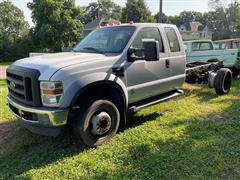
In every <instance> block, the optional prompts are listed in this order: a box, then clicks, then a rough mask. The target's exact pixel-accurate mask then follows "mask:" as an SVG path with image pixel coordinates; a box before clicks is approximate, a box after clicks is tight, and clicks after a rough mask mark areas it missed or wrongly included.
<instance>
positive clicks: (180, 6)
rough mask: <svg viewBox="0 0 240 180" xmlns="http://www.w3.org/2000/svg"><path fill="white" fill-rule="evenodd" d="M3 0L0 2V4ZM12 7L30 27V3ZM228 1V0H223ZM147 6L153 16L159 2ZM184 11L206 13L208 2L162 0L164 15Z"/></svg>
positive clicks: (82, 0)
mask: <svg viewBox="0 0 240 180" xmlns="http://www.w3.org/2000/svg"><path fill="white" fill-rule="evenodd" d="M1 1H3V0H0V2H1ZM11 1H12V3H13V4H14V5H16V6H17V7H19V8H20V9H21V10H22V11H23V12H24V15H25V19H26V21H28V23H29V24H30V25H31V26H32V25H33V23H32V20H31V11H30V10H29V9H28V8H27V3H28V2H31V1H27V0H11ZM95 1H96V0H77V1H76V3H77V5H80V6H86V5H88V4H89V3H90V2H95ZM113 1H114V2H115V3H117V4H119V5H120V6H122V7H123V6H124V5H125V2H126V0H113ZM225 1H230V0H225ZM146 2H147V5H148V7H149V9H150V10H151V12H152V13H153V14H156V13H157V12H158V9H159V0H146ZM184 10H188V11H189V10H191V11H199V12H207V11H209V7H208V0H163V12H164V13H165V14H166V15H178V14H179V13H180V12H182V11H184Z"/></svg>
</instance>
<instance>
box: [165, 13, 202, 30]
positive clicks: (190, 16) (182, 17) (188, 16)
mask: <svg viewBox="0 0 240 180" xmlns="http://www.w3.org/2000/svg"><path fill="white" fill-rule="evenodd" d="M167 19H168V23H172V24H175V25H177V26H178V27H179V26H181V25H182V24H185V23H189V22H192V21H199V22H201V23H203V14H202V13H201V12H196V11H183V12H181V13H180V14H179V15H178V16H169V17H168V18H167Z"/></svg>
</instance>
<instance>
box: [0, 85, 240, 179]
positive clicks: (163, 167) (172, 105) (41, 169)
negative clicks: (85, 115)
mask: <svg viewBox="0 0 240 180" xmlns="http://www.w3.org/2000/svg"><path fill="white" fill-rule="evenodd" d="M184 90H185V95H184V96H182V97H179V98H177V99H173V100H170V101H168V102H164V103H161V104H158V105H155V106H152V107H149V108H146V109H144V110H142V111H140V112H139V113H137V114H135V115H133V116H129V117H128V120H129V124H128V128H127V129H126V130H125V131H124V132H121V133H119V134H118V135H116V136H115V137H114V138H113V139H112V140H111V141H110V142H108V143H106V144H104V145H103V146H101V147H99V148H97V149H88V148H83V147H81V146H80V145H79V144H78V142H77V139H75V138H74V137H73V136H71V135H70V134H69V132H67V131H66V132H64V133H63V134H62V135H61V136H60V137H57V138H48V137H43V136H38V135H34V134H31V133H29V132H28V131H27V130H25V129H24V128H22V127H21V126H20V125H19V124H18V123H15V120H14V118H13V117H12V115H11V114H10V113H9V112H8V110H7V107H6V105H5V100H4V99H5V96H6V87H5V83H4V82H3V81H1V86H0V92H1V95H0V98H1V120H0V123H1V124H0V133H1V136H0V137H1V138H5V137H6V136H7V137H8V136H10V137H13V138H9V139H7V141H5V142H6V143H4V144H1V146H2V147H7V148H5V150H4V148H3V153H2V155H1V156H0V170H1V173H0V179H16V178H20V179H105V178H106V179H239V178H240V80H235V81H234V85H233V88H232V91H231V93H230V94H229V95H226V96H219V97H218V96H216V95H215V92H214V90H213V89H211V90H210V89H208V88H203V87H201V86H191V85H184ZM6 119H9V120H10V121H6ZM12 124H14V125H12ZM2 127H8V128H9V130H8V131H7V132H8V134H7V135H5V134H4V133H5V131H4V130H3V128H2ZM11 132H13V133H14V134H11ZM9 134H10V135H9Z"/></svg>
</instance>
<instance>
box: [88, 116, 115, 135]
mask: <svg viewBox="0 0 240 180" xmlns="http://www.w3.org/2000/svg"><path fill="white" fill-rule="evenodd" d="M91 123H92V130H91V133H92V134H93V135H97V136H102V135H104V134H106V133H107V132H108V131H109V130H110V128H111V125H112V120H111V117H110V116H109V114H108V113H107V112H100V113H99V114H97V115H94V116H93V117H92V118H91Z"/></svg>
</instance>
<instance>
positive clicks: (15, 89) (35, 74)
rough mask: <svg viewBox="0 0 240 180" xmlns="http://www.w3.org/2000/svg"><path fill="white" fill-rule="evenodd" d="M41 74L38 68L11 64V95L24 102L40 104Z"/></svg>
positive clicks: (9, 82) (9, 81)
mask: <svg viewBox="0 0 240 180" xmlns="http://www.w3.org/2000/svg"><path fill="white" fill-rule="evenodd" d="M39 76H40V73H39V71H38V70H35V69H29V68H23V67H19V66H15V65H11V66H9V67H8V69H7V85H8V90H9V96H11V97H12V98H14V99H15V100H17V101H19V102H21V103H23V104H27V105H31V106H40V105H41V101H40V88H39V82H38V78H39Z"/></svg>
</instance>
